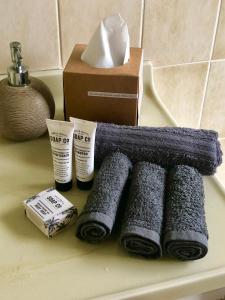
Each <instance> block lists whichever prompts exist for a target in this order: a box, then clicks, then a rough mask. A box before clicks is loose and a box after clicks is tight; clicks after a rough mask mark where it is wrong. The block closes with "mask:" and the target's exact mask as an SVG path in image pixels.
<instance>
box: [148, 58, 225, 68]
mask: <svg viewBox="0 0 225 300" xmlns="http://www.w3.org/2000/svg"><path fill="white" fill-rule="evenodd" d="M224 60H225V59H224ZM145 61H146V62H147V61H151V60H145ZM209 62H210V60H200V61H193V62H186V63H180V64H173V65H164V66H153V68H154V69H157V70H158V69H165V68H173V67H182V66H188V65H196V64H204V63H209Z"/></svg>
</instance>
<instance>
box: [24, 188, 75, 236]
mask: <svg viewBox="0 0 225 300" xmlns="http://www.w3.org/2000/svg"><path fill="white" fill-rule="evenodd" d="M24 207H25V213H26V216H27V217H28V218H29V219H30V220H31V221H32V222H33V223H34V224H35V225H36V226H37V227H38V228H39V229H40V230H41V231H42V232H43V233H44V234H45V235H47V236H48V237H52V236H53V235H55V234H56V233H57V232H59V231H60V230H62V229H63V228H64V227H66V226H67V225H69V224H72V223H74V221H75V220H76V217H77V209H76V208H75V207H74V205H73V204H72V203H71V202H69V201H68V200H67V199H66V198H65V197H63V196H62V195H61V194H60V193H59V192H58V191H56V190H55V189H54V188H50V189H47V190H45V191H43V192H40V193H39V194H37V195H35V196H33V197H31V198H29V199H27V200H25V201H24Z"/></svg>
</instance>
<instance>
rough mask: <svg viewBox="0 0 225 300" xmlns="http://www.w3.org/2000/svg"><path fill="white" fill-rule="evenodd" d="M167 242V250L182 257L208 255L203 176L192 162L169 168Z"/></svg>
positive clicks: (194, 257) (165, 228) (196, 257)
mask: <svg viewBox="0 0 225 300" xmlns="http://www.w3.org/2000/svg"><path fill="white" fill-rule="evenodd" d="M167 189H168V190H167V196H166V207H165V224H164V238H163V245H164V250H165V254H166V255H168V256H172V257H176V258H178V259H182V260H195V259H199V258H202V257H204V256H205V255H206V254H207V251H208V241H207V240H208V233H207V227H206V221H205V211H204V191H203V182H202V176H201V175H200V174H199V172H198V171H197V170H196V169H194V168H191V167H189V166H181V165H180V166H176V167H174V168H173V169H172V170H171V171H170V172H169V177H168V184H167Z"/></svg>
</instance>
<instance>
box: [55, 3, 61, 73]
mask: <svg viewBox="0 0 225 300" xmlns="http://www.w3.org/2000/svg"><path fill="white" fill-rule="evenodd" d="M56 13H57V27H58V39H59V52H60V56H59V69H61V68H62V38H61V37H62V34H61V21H60V12H59V0H56Z"/></svg>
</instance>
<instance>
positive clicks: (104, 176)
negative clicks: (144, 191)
mask: <svg viewBox="0 0 225 300" xmlns="http://www.w3.org/2000/svg"><path fill="white" fill-rule="evenodd" d="M131 168H132V164H131V162H130V160H129V159H128V158H127V156H126V155H124V154H122V153H120V152H115V153H113V154H111V155H109V156H107V157H106V158H105V159H104V161H103V163H102V165H101V168H100V170H99V171H98V173H97V175H96V178H95V181H94V186H93V189H92V191H91V193H90V194H89V196H88V199H87V203H86V205H85V207H84V209H83V211H82V213H81V215H80V216H79V217H78V220H77V223H76V236H77V237H78V238H80V239H82V240H85V241H87V242H90V243H97V242H100V241H102V240H105V239H106V238H107V237H108V236H109V235H110V234H111V231H112V229H113V225H114V223H115V218H116V214H117V212H118V208H119V203H120V200H121V197H122V193H123V190H124V187H125V184H126V181H127V179H128V176H129V172H130V171H131Z"/></svg>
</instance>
